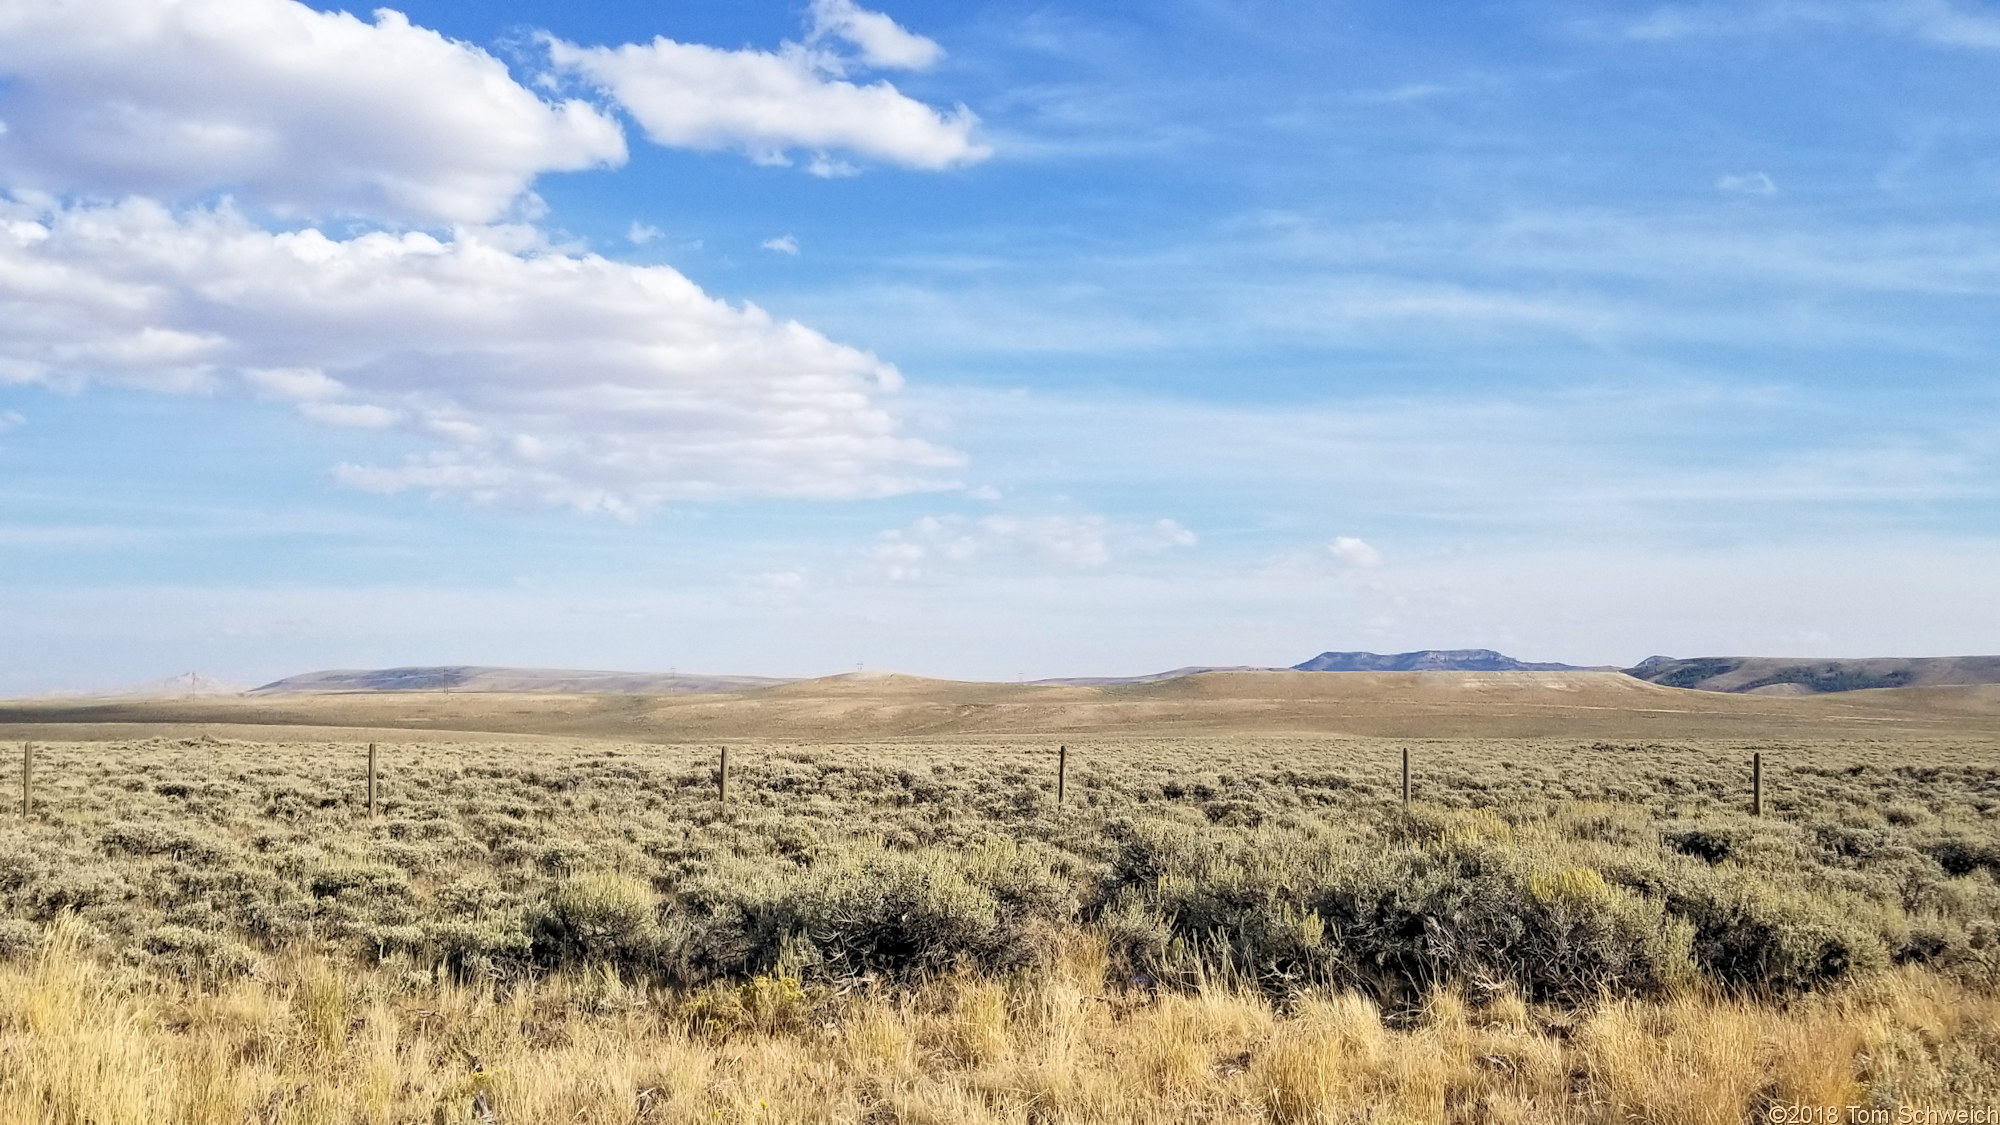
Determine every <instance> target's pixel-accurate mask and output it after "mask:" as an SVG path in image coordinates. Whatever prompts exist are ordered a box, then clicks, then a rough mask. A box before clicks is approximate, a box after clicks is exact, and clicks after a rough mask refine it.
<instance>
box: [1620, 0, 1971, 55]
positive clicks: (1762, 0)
mask: <svg viewBox="0 0 2000 1125" xmlns="http://www.w3.org/2000/svg"><path fill="white" fill-rule="evenodd" d="M1582 26H1586V27H1590V28H1594V29H1604V28H1607V27H1609V28H1614V29H1615V31H1616V33H1617V34H1618V35H1619V36H1621V37H1623V38H1626V39H1631V40H1638V41H1655V42H1658V41H1667V40H1676V39H1692V38H1721V37H1739V36H1751V35H1774V34H1784V33H1791V32H1797V31H1803V30H1811V29H1832V30H1855V31H1865V32H1872V33H1878V34H1892V35H1902V36H1907V37H1909V38H1912V39H1916V40H1919V41H1922V42H1926V43H1932V44H1936V45H1939V46H1946V47H1964V48H1972V49H1978V50H1993V49H2000V16H1995V15H1992V14H1989V13H1987V12H1985V11H1982V10H1979V9H1978V8H1976V7H1972V6H1969V5H1966V4H1961V3H1954V2H1953V0H1846V2H1841V3H1830V2H1825V0H1759V2H1753V3H1741V4H1669V5H1664V6H1661V7H1658V8H1654V9H1652V10H1651V11H1649V12H1647V13H1646V14H1645V15H1643V16H1640V17H1638V18H1636V19H1629V18H1627V19H1615V20H1611V21H1606V20H1604V19H1602V18H1593V19H1592V20H1590V21H1586V23H1585V24H1583V25H1582Z"/></svg>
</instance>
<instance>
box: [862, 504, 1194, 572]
mask: <svg viewBox="0 0 2000 1125" xmlns="http://www.w3.org/2000/svg"><path fill="white" fill-rule="evenodd" d="M1197 541H1198V539H1197V537H1196V536H1195V533H1194V532H1192V531H1190V530H1188V529H1187V528H1186V527H1184V526H1182V525H1181V524H1180V523H1179V522H1178V521H1176V520H1171V519H1157V520H1153V521H1151V522H1150V523H1146V522H1133V521H1114V520H1111V519H1107V518H1106V517H1104V516H1101V515H1097V514H1085V515H1042V516H1011V515H992V516H982V517H977V518H974V517H969V516H964V515H958V514H950V515H943V516H925V517H924V518H922V519H919V520H917V521H916V522H915V523H912V524H910V525H909V526H907V527H901V528H895V529H892V530H889V531H884V532H882V533H881V534H880V535H878V536H877V537H876V539H875V542H874V543H872V544H870V545H869V546H868V548H867V549H866V551H865V552H864V554H865V557H866V558H867V559H868V561H869V564H870V566H871V567H872V568H873V569H874V570H875V571H876V572H877V573H879V574H881V575H882V576H883V577H886V578H889V579H892V580H896V581H906V580H911V579H918V578H924V577H927V576H935V575H936V574H937V573H938V572H939V571H940V570H956V569H962V568H964V567H966V566H969V565H972V564H974V563H993V562H995V561H1006V560H1009V559H1014V560H1022V559H1025V560H1028V561H1031V562H1033V563H1035V564H1037V565H1040V566H1050V567H1057V568H1061V569H1070V570H1091V569H1096V568H1099V567H1103V566H1105V565H1106V564H1108V563H1110V562H1111V561H1112V560H1113V559H1114V558H1116V557H1130V556H1133V555H1152V554H1159V553H1161V552H1163V551H1172V550H1176V549H1179V548H1184V547H1192V546H1194V545H1195V543H1196V542H1197Z"/></svg>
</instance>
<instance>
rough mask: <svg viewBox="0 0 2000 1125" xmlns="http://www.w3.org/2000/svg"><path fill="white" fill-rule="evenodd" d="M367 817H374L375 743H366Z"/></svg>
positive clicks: (371, 818)
mask: <svg viewBox="0 0 2000 1125" xmlns="http://www.w3.org/2000/svg"><path fill="white" fill-rule="evenodd" d="M368 819H370V820H373V819H375V744H374V743H372V742H371V743H369V744H368Z"/></svg>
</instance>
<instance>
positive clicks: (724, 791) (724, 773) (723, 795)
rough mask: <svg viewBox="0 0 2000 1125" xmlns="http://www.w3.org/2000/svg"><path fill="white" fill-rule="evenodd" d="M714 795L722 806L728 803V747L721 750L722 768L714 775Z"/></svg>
mask: <svg viewBox="0 0 2000 1125" xmlns="http://www.w3.org/2000/svg"><path fill="white" fill-rule="evenodd" d="M715 795H716V797H717V798H718V799H719V800H721V801H722V803H723V804H728V803H729V747H727V746H724V747H723V748H722V768H721V769H719V770H717V771H716V773H715Z"/></svg>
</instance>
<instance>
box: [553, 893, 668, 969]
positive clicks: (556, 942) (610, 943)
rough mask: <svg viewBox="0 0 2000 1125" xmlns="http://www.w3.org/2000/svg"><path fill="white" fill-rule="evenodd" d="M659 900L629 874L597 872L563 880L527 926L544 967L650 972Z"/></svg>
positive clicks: (656, 946) (656, 948)
mask: <svg viewBox="0 0 2000 1125" xmlns="http://www.w3.org/2000/svg"><path fill="white" fill-rule="evenodd" d="M659 937H660V928H659V901H658V899H657V898H655V897H654V895H653V890H652V888H651V887H649V886H647V885H646V884H645V882H643V881H642V880H640V879H637V878H635V877H633V876H631V875H627V874H624V873H623V872H617V871H600V872H595V873H592V874H589V875H579V876H575V877H573V878H570V879H565V880H564V881H562V882H561V883H559V884H557V886H556V887H555V889H554V890H553V891H551V892H550V894H549V897H548V899H547V900H546V902H544V903H543V904H542V906H541V908H540V909H539V910H537V911H536V912H535V913H534V917H533V920H532V921H531V923H530V925H529V945H530V948H531V950H532V952H533V954H534V956H535V958H536V959H537V960H539V961H541V962H542V963H544V964H563V963H578V962H597V963H603V964H609V965H615V966H618V967H620V968H624V969H629V970H632V971H635V972H645V971H649V970H650V969H651V968H652V967H653V965H654V964H655V962H656V959H657V956H658V952H659Z"/></svg>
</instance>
